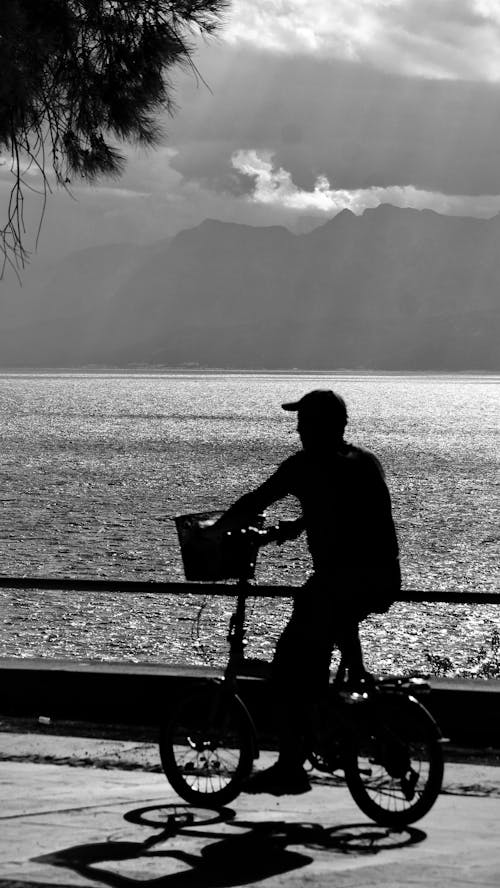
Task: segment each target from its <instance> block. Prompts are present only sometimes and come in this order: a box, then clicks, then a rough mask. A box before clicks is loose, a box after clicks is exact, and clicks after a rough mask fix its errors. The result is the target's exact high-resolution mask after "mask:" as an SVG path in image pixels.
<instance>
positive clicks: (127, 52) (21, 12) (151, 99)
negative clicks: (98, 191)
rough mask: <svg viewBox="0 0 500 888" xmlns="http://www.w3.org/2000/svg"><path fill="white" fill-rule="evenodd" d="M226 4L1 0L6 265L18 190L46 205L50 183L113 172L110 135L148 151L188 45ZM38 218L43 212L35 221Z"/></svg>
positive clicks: (20, 230) (17, 240)
mask: <svg viewBox="0 0 500 888" xmlns="http://www.w3.org/2000/svg"><path fill="white" fill-rule="evenodd" d="M226 6H227V3H226V0H171V2H168V0H1V3H0V65H1V70H0V150H3V152H4V153H5V152H6V153H7V158H8V159H7V161H5V158H4V163H5V162H7V163H9V159H10V169H11V172H12V174H13V176H14V184H13V187H12V190H11V192H10V199H9V201H8V209H7V214H8V215H7V220H6V221H5V224H4V225H3V227H2V228H1V229H0V252H1V253H2V254H3V268H5V263H6V262H10V263H11V264H12V265H13V266H14V267H15V268H19V267H22V266H24V264H25V262H26V260H27V258H28V254H27V251H26V250H25V248H24V246H23V235H24V230H25V229H24V218H23V205H24V193H25V191H26V190H27V189H30V190H33V184H32V183H33V181H36V180H35V177H34V176H31V175H29V173H30V172H31V173H33V172H34V171H36V172H37V173H38V174H39V177H40V179H41V182H42V185H41V187H40V188H38V189H35V190H38V191H39V192H40V193H41V194H42V196H43V201H44V206H45V201H46V198H47V193H48V192H49V191H50V181H51V179H52V180H55V181H56V182H57V183H58V184H60V185H63V186H65V187H67V186H68V184H69V183H70V182H71V178H72V177H73V176H75V175H76V176H79V177H83V178H85V179H87V180H94V179H96V178H97V177H99V176H101V175H105V176H119V175H120V174H121V172H122V170H123V167H124V159H123V156H122V155H121V154H120V152H119V151H118V150H117V148H116V147H114V146H113V145H112V144H111V143H110V141H109V140H110V138H111V139H115V140H118V141H131V142H135V143H138V144H141V145H146V146H152V145H155V144H157V143H158V141H159V140H160V138H161V136H162V131H161V128H160V127H159V125H158V122H157V114H158V112H159V111H161V110H164V109H166V110H167V112H169V113H170V114H172V113H173V111H174V110H175V106H174V102H173V99H172V84H171V81H170V79H169V76H170V73H171V69H172V68H173V66H174V65H184V66H185V65H189V66H191V68H192V69H193V71H194V72H195V74H198V72H197V71H196V68H195V66H194V63H193V61H192V50H193V45H192V42H191V41H192V39H193V38H194V37H195V36H197V35H199V34H202V35H209V34H212V33H213V32H214V31H215V29H216V28H217V27H218V26H219V25H220V23H221V18H222V15H223V13H224V11H225V9H226ZM41 218H43V212H42V216H41Z"/></svg>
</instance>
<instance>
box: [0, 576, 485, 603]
mask: <svg viewBox="0 0 500 888" xmlns="http://www.w3.org/2000/svg"><path fill="white" fill-rule="evenodd" d="M0 589H40V590H44V589H45V590H49V589H53V590H56V589H57V590H60V591H62V592H118V593H127V594H134V595H151V594H155V595H157V594H159V595H212V596H226V597H227V596H234V595H238V593H239V592H240V591H241V586H239V585H238V584H237V583H227V584H226V583H187V582H186V583H184V582H156V581H155V582H146V581H140V580H91V579H84V578H82V579H63V578H59V577H53V578H52V577H51V578H48V577H0ZM299 590H300V586H264V585H262V586H261V585H250V586H249V587H248V594H249V595H250V596H252V597H256V598H289V597H291V596H293V595H295V594H296V593H297V592H298V591H299ZM396 600H397V601H403V602H412V603H417V604H419V603H425V602H445V603H448V604H500V592H445V591H441V590H436V591H434V590H429V591H425V592H423V591H420V590H417V589H403V590H401V592H400V593H399V595H398V596H397V599H396Z"/></svg>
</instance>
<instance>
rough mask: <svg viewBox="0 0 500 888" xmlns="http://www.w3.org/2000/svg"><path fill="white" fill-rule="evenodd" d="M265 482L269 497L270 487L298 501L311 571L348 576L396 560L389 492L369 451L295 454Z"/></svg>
mask: <svg viewBox="0 0 500 888" xmlns="http://www.w3.org/2000/svg"><path fill="white" fill-rule="evenodd" d="M273 479H274V481H275V484H274V485H273V484H272V481H273ZM269 482H271V484H270V483H269ZM269 482H267V486H269V487H270V488H271V490H269V491H268V492H269V493H271V492H272V487H273V486H275V487H276V492H278V491H279V492H280V493H281V492H283V491H286V492H287V493H290V494H293V495H295V496H296V497H297V498H298V500H299V502H300V504H301V506H302V511H303V517H304V525H305V530H306V533H307V538H308V544H309V548H310V551H311V556H312V559H313V564H314V568H315V570H316V571H318V572H321V573H323V572H328V573H332V572H333V573H337V572H340V573H352V572H356V571H359V569H360V567H362V569H363V570H367V569H370V568H372V569H373V568H375V567H381V568H382V567H383V566H384V565H385V564H387V563H388V562H391V561H392V560H394V559H397V557H398V543H397V538H396V533H395V529H394V523H393V520H392V515H391V501H390V496H389V491H388V489H387V486H386V483H385V479H384V474H383V471H382V468H381V466H380V463H379V462H378V460H377V459H376V457H375V456H373V454H371V453H370V452H369V451H367V450H364V449H362V448H360V447H355V446H354V445H352V444H347V443H345V442H342V445H341V446H339V447H336V448H333V447H332V448H325V449H321V450H319V449H318V450H315V451H306V450H300V451H298V452H297V453H295V454H293V455H292V456H291V457H289V458H288V459H287V460H285V461H284V462H283V463H282V464H281V466H280V467H279V468H278V470H277V471H276V473H275V475H274V476H272V478H271V479H269ZM281 495H282V493H281ZM276 498H279V497H276Z"/></svg>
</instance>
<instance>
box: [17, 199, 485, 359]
mask: <svg viewBox="0 0 500 888" xmlns="http://www.w3.org/2000/svg"><path fill="white" fill-rule="evenodd" d="M499 293H500V217H494V218H493V219H491V220H484V219H472V218H459V217H453V216H444V215H439V214H437V213H434V212H432V211H430V210H422V211H418V210H413V209H401V208H396V207H393V206H389V205H382V206H380V207H378V208H376V209H372V210H366V211H365V212H364V214H363V215H362V216H356V215H354V214H352V213H351V212H349V211H347V210H345V211H344V212H342V213H340V214H339V215H337V216H336V217H335V218H333V219H331V220H330V221H328V222H326V223H325V224H323V225H320V226H319V227H317V228H315V229H314V230H312V231H310V232H308V233H305V234H292V233H291V232H290V231H289V230H288V229H286V228H282V227H277V226H276V227H251V226H247V225H239V224H235V223H226V222H219V221H216V220H206V221H205V222H203V223H202V224H201V225H199V226H197V227H196V228H192V229H189V230H185V231H182V232H180V233H179V234H177V235H176V236H175V237H173V238H171V239H169V240H165V241H160V242H158V243H155V244H152V245H148V246H136V245H131V244H116V245H111V246H109V245H106V246H102V247H92V248H88V249H85V250H81V251H78V252H75V253H71V254H69V255H67V256H66V257H65V258H64V259H62V260H61V261H59V262H58V263H56V264H55V265H54V266H52V267H48V268H46V269H45V270H44V272H43V274H40V275H39V276H37V277H36V278H35V279H33V277H32V279H31V280H30V283H29V286H27V287H26V288H24V289H23V290H19V291H18V293H17V294H14V295H13V294H12V292H10V293H9V298H8V299H3V301H2V303H1V304H0V364H1V365H2V366H3V367H6V366H11V367H12V366H30V367H57V366H64V367H76V366H80V367H81V366H90V365H98V366H101V365H103V366H122V367H127V366H134V365H135V366H136V365H148V366H151V365H162V366H170V367H174V366H177V367H179V366H191V365H193V366H197V365H199V366H203V367H220V368H230V367H233V368H236V367H238V368H249V369H259V368H268V369H285V368H297V369H336V368H352V369H361V368H364V369H381V370H497V369H498V368H499V360H498V354H499V342H500V299H499Z"/></svg>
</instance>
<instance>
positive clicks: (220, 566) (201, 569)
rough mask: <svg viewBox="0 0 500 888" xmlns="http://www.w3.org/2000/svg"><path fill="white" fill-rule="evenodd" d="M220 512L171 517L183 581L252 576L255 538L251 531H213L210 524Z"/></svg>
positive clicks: (256, 546)
mask: <svg viewBox="0 0 500 888" xmlns="http://www.w3.org/2000/svg"><path fill="white" fill-rule="evenodd" d="M222 514H223V512H197V513H195V514H193V515H177V516H176V517H175V519H174V520H175V525H176V528H177V535H178V537H179V543H180V547H181V554H182V562H183V565H184V576H185V577H186V580H205V581H210V580H212V581H214V580H243V579H245V580H248V579H251V578H252V577H253V576H254V573H255V562H256V560H257V551H258V548H259V547H258V543H257V541H256V540H255V538H254V537H252V535H251V534H242V533H238V532H234V533H231V534H230V535H228V534H227V533H226V532H225V531H224V532H223V531H220V532H218V533H217V531H215V530H214V524H215V523H216V521H217V520H218V519H219V518H220V516H221V515H222ZM259 523H260V522H259Z"/></svg>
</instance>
